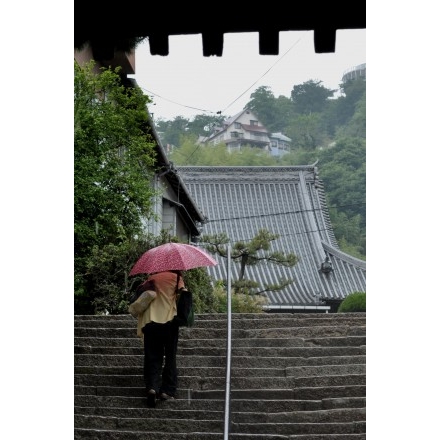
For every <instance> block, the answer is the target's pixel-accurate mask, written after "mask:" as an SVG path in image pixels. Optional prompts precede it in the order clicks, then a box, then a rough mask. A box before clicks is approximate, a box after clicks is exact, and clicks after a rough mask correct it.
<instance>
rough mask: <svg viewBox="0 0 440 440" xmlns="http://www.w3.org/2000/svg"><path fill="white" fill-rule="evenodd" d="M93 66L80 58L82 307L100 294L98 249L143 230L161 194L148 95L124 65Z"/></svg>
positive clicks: (77, 244)
mask: <svg viewBox="0 0 440 440" xmlns="http://www.w3.org/2000/svg"><path fill="white" fill-rule="evenodd" d="M93 67H94V62H93V61H92V62H90V63H88V64H87V65H86V66H83V67H81V66H80V65H79V64H78V63H76V62H75V64H74V84H75V87H74V159H75V161H74V173H75V176H74V192H75V194H74V252H75V255H74V258H75V261H74V262H75V269H74V274H75V296H76V297H77V299H78V301H79V302H81V303H82V304H83V305H84V301H81V298H80V297H83V298H87V301H86V303H89V304H91V302H92V301H93V300H94V297H93V295H94V294H96V292H97V291H96V285H95V284H94V281H93V277H90V272H89V268H90V267H91V266H93V259H94V258H95V256H96V253H97V252H99V250H102V249H104V248H105V247H106V246H118V245H120V244H121V243H124V242H125V241H126V240H131V239H132V238H133V237H135V236H136V235H137V234H140V233H141V231H142V218H148V217H151V216H152V201H153V200H152V199H153V196H154V191H153V189H152V186H151V183H150V182H151V178H152V175H153V174H152V171H151V170H152V167H153V165H154V162H155V158H154V146H155V145H154V142H153V139H152V138H151V136H150V135H149V134H148V114H147V111H146V104H147V103H148V102H149V98H148V97H147V96H146V95H144V94H143V93H142V92H141V90H140V89H139V88H126V87H124V86H123V85H122V84H121V78H120V76H119V75H118V72H119V70H120V69H115V70H114V71H113V70H111V69H101V72H100V73H99V74H95V73H93ZM89 311H90V310H89Z"/></svg>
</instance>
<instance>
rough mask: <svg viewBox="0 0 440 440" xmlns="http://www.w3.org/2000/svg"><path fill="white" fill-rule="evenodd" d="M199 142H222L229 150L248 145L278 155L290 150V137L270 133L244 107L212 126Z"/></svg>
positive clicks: (214, 143)
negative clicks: (219, 123)
mask: <svg viewBox="0 0 440 440" xmlns="http://www.w3.org/2000/svg"><path fill="white" fill-rule="evenodd" d="M199 142H200V143H202V144H205V145H206V144H210V145H218V144H219V143H224V144H226V146H227V148H228V150H229V151H236V150H240V149H241V148H242V147H244V146H250V147H252V148H259V149H261V150H264V151H267V152H268V153H269V154H271V155H274V156H280V155H282V154H283V153H287V152H288V151H290V142H291V139H290V138H288V137H287V136H284V135H283V134H282V133H274V134H273V135H272V134H271V133H270V132H269V131H268V130H267V129H266V127H265V126H264V125H263V124H262V123H261V121H259V120H258V118H257V116H256V115H255V114H254V113H253V112H252V111H251V110H247V109H244V110H242V111H241V112H239V113H237V114H236V115H234V116H231V117H229V118H227V119H225V120H224V121H223V123H222V124H221V125H217V126H215V127H213V131H212V133H211V134H210V135H208V136H207V137H205V138H203V139H200V138H199Z"/></svg>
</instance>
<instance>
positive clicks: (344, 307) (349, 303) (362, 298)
mask: <svg viewBox="0 0 440 440" xmlns="http://www.w3.org/2000/svg"><path fill="white" fill-rule="evenodd" d="M366 311H367V298H366V292H353V293H350V294H349V295H347V296H346V297H345V299H344V301H342V302H341V304H340V305H339V307H338V313H349V312H366Z"/></svg>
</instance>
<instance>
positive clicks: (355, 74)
mask: <svg viewBox="0 0 440 440" xmlns="http://www.w3.org/2000/svg"><path fill="white" fill-rule="evenodd" d="M358 78H364V79H366V78H367V64H366V63H364V64H359V65H358V66H355V67H351V68H350V69H347V70H346V71H345V72H344V74H343V75H342V82H344V83H345V82H347V81H349V80H351V79H358Z"/></svg>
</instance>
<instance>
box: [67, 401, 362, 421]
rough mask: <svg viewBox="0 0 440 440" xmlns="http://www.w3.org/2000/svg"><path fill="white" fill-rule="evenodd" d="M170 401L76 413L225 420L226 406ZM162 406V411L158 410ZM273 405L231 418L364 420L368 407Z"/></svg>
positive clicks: (91, 409) (87, 408)
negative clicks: (190, 405)
mask: <svg viewBox="0 0 440 440" xmlns="http://www.w3.org/2000/svg"><path fill="white" fill-rule="evenodd" d="M167 403H168V402H158V403H157V406H156V408H146V407H145V408H115V407H104V408H102V407H101V408H90V407H77V406H76V407H75V414H77V415H83V416H99V417H120V418H125V419H130V418H154V419H162V420H168V419H208V420H219V421H222V420H224V411H223V410H220V411H219V410H217V411H215V410H208V409H205V408H201V409H180V408H176V409H171V408H169V407H168V405H167ZM158 409H160V411H158ZM270 411H271V408H270V407H268V408H265V409H264V411H262V412H257V411H233V412H231V414H230V420H231V421H232V422H235V423H292V422H293V421H295V423H311V422H317V423H323V422H349V421H363V420H365V417H366V409H365V408H338V409H325V410H315V411H305V410H298V411H292V410H290V411H285V412H282V413H279V412H270Z"/></svg>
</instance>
